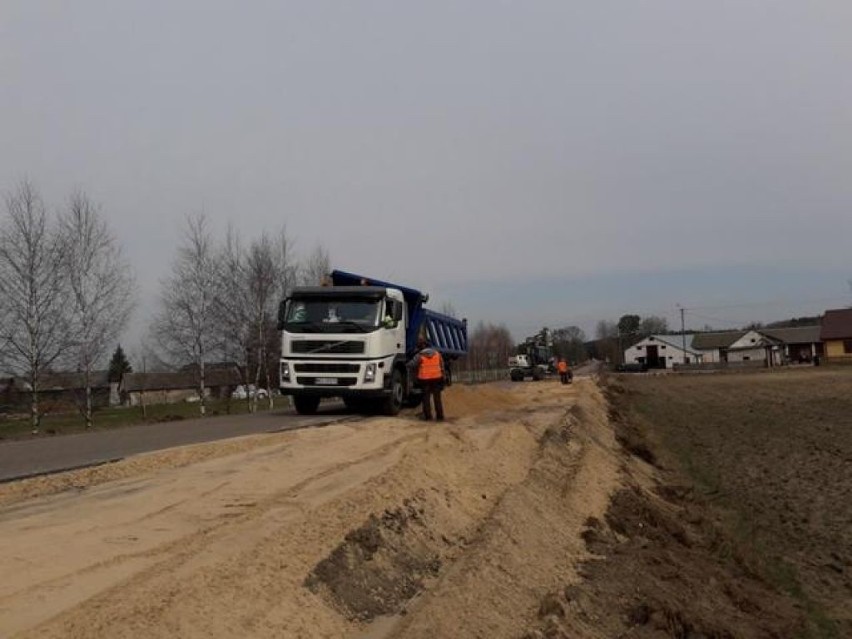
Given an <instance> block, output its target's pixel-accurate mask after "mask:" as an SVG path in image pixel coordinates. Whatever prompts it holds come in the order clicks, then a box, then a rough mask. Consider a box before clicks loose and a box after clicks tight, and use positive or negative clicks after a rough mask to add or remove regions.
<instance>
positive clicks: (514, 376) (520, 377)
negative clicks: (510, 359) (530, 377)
mask: <svg viewBox="0 0 852 639" xmlns="http://www.w3.org/2000/svg"><path fill="white" fill-rule="evenodd" d="M509 378H510V379H511V380H512V381H513V382H522V381H524V371H522V370H519V369H517V368H513V369H512V370H510V371H509Z"/></svg>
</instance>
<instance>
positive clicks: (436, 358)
mask: <svg viewBox="0 0 852 639" xmlns="http://www.w3.org/2000/svg"><path fill="white" fill-rule="evenodd" d="M443 376H444V374H443V372H442V371H441V354H440V353H439V352H438V351H434V352H433V353H432V354H431V355H426V354H425V353H420V368H419V369H418V370H417V379H423V380H428V379H441V378H442V377H443Z"/></svg>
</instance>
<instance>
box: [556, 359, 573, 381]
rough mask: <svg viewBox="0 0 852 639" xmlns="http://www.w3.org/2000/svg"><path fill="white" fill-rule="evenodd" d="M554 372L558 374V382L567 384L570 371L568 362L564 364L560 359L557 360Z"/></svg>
mask: <svg viewBox="0 0 852 639" xmlns="http://www.w3.org/2000/svg"><path fill="white" fill-rule="evenodd" d="M556 371H557V372H558V373H559V380H560V381H561V382H562V383H563V384H567V383H568V382H569V381H570V375H571V370H570V369H569V368H568V362H566V361H565V360H564V359H563V358H562V357H560V358H559V363H558V364H557V365H556Z"/></svg>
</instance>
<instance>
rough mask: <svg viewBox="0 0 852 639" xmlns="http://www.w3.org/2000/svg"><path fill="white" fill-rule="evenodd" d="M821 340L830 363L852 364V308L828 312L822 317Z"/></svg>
mask: <svg viewBox="0 0 852 639" xmlns="http://www.w3.org/2000/svg"><path fill="white" fill-rule="evenodd" d="M820 339H821V340H822V342H823V344H824V349H825V357H826V359H827V360H828V361H839V362H843V361H849V362H850V363H852V308H838V309H833V310H828V311H826V312H825V315H823V317H822V325H821V330H820Z"/></svg>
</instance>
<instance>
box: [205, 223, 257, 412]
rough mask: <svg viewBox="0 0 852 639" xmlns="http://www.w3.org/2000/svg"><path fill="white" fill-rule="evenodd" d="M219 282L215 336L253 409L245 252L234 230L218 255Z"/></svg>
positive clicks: (218, 251) (249, 317)
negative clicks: (250, 390)
mask: <svg viewBox="0 0 852 639" xmlns="http://www.w3.org/2000/svg"><path fill="white" fill-rule="evenodd" d="M216 255H217V257H216V263H217V267H218V268H217V269H216V274H217V281H216V298H215V300H216V301H215V305H214V309H213V314H214V316H215V326H216V328H215V332H216V334H217V336H218V338H217V342H218V344H219V347H220V349H221V351H222V356H223V357H224V358H225V359H226V360H227V361H230V362H234V364H235V365H236V368H237V372H238V373H239V376H240V382H241V383H242V384H243V387H244V388H245V389H246V403H247V405H248V407H249V410H251V408H252V403H251V398H250V397H249V393H248V388H249V380H250V378H251V372H250V370H249V367H250V355H251V348H252V337H251V325H252V322H251V314H250V309H251V304H250V300H249V295H248V287H247V286H246V279H247V275H246V249H245V245H244V244H243V242H242V239H241V238H240V236H239V234H238V233H237V231H236V230H234V228H233V227H229V228H228V232H227V234H226V236H225V242H224V244H223V245H222V246H221V247H220V248H219V249H218V250H217V252H216Z"/></svg>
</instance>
